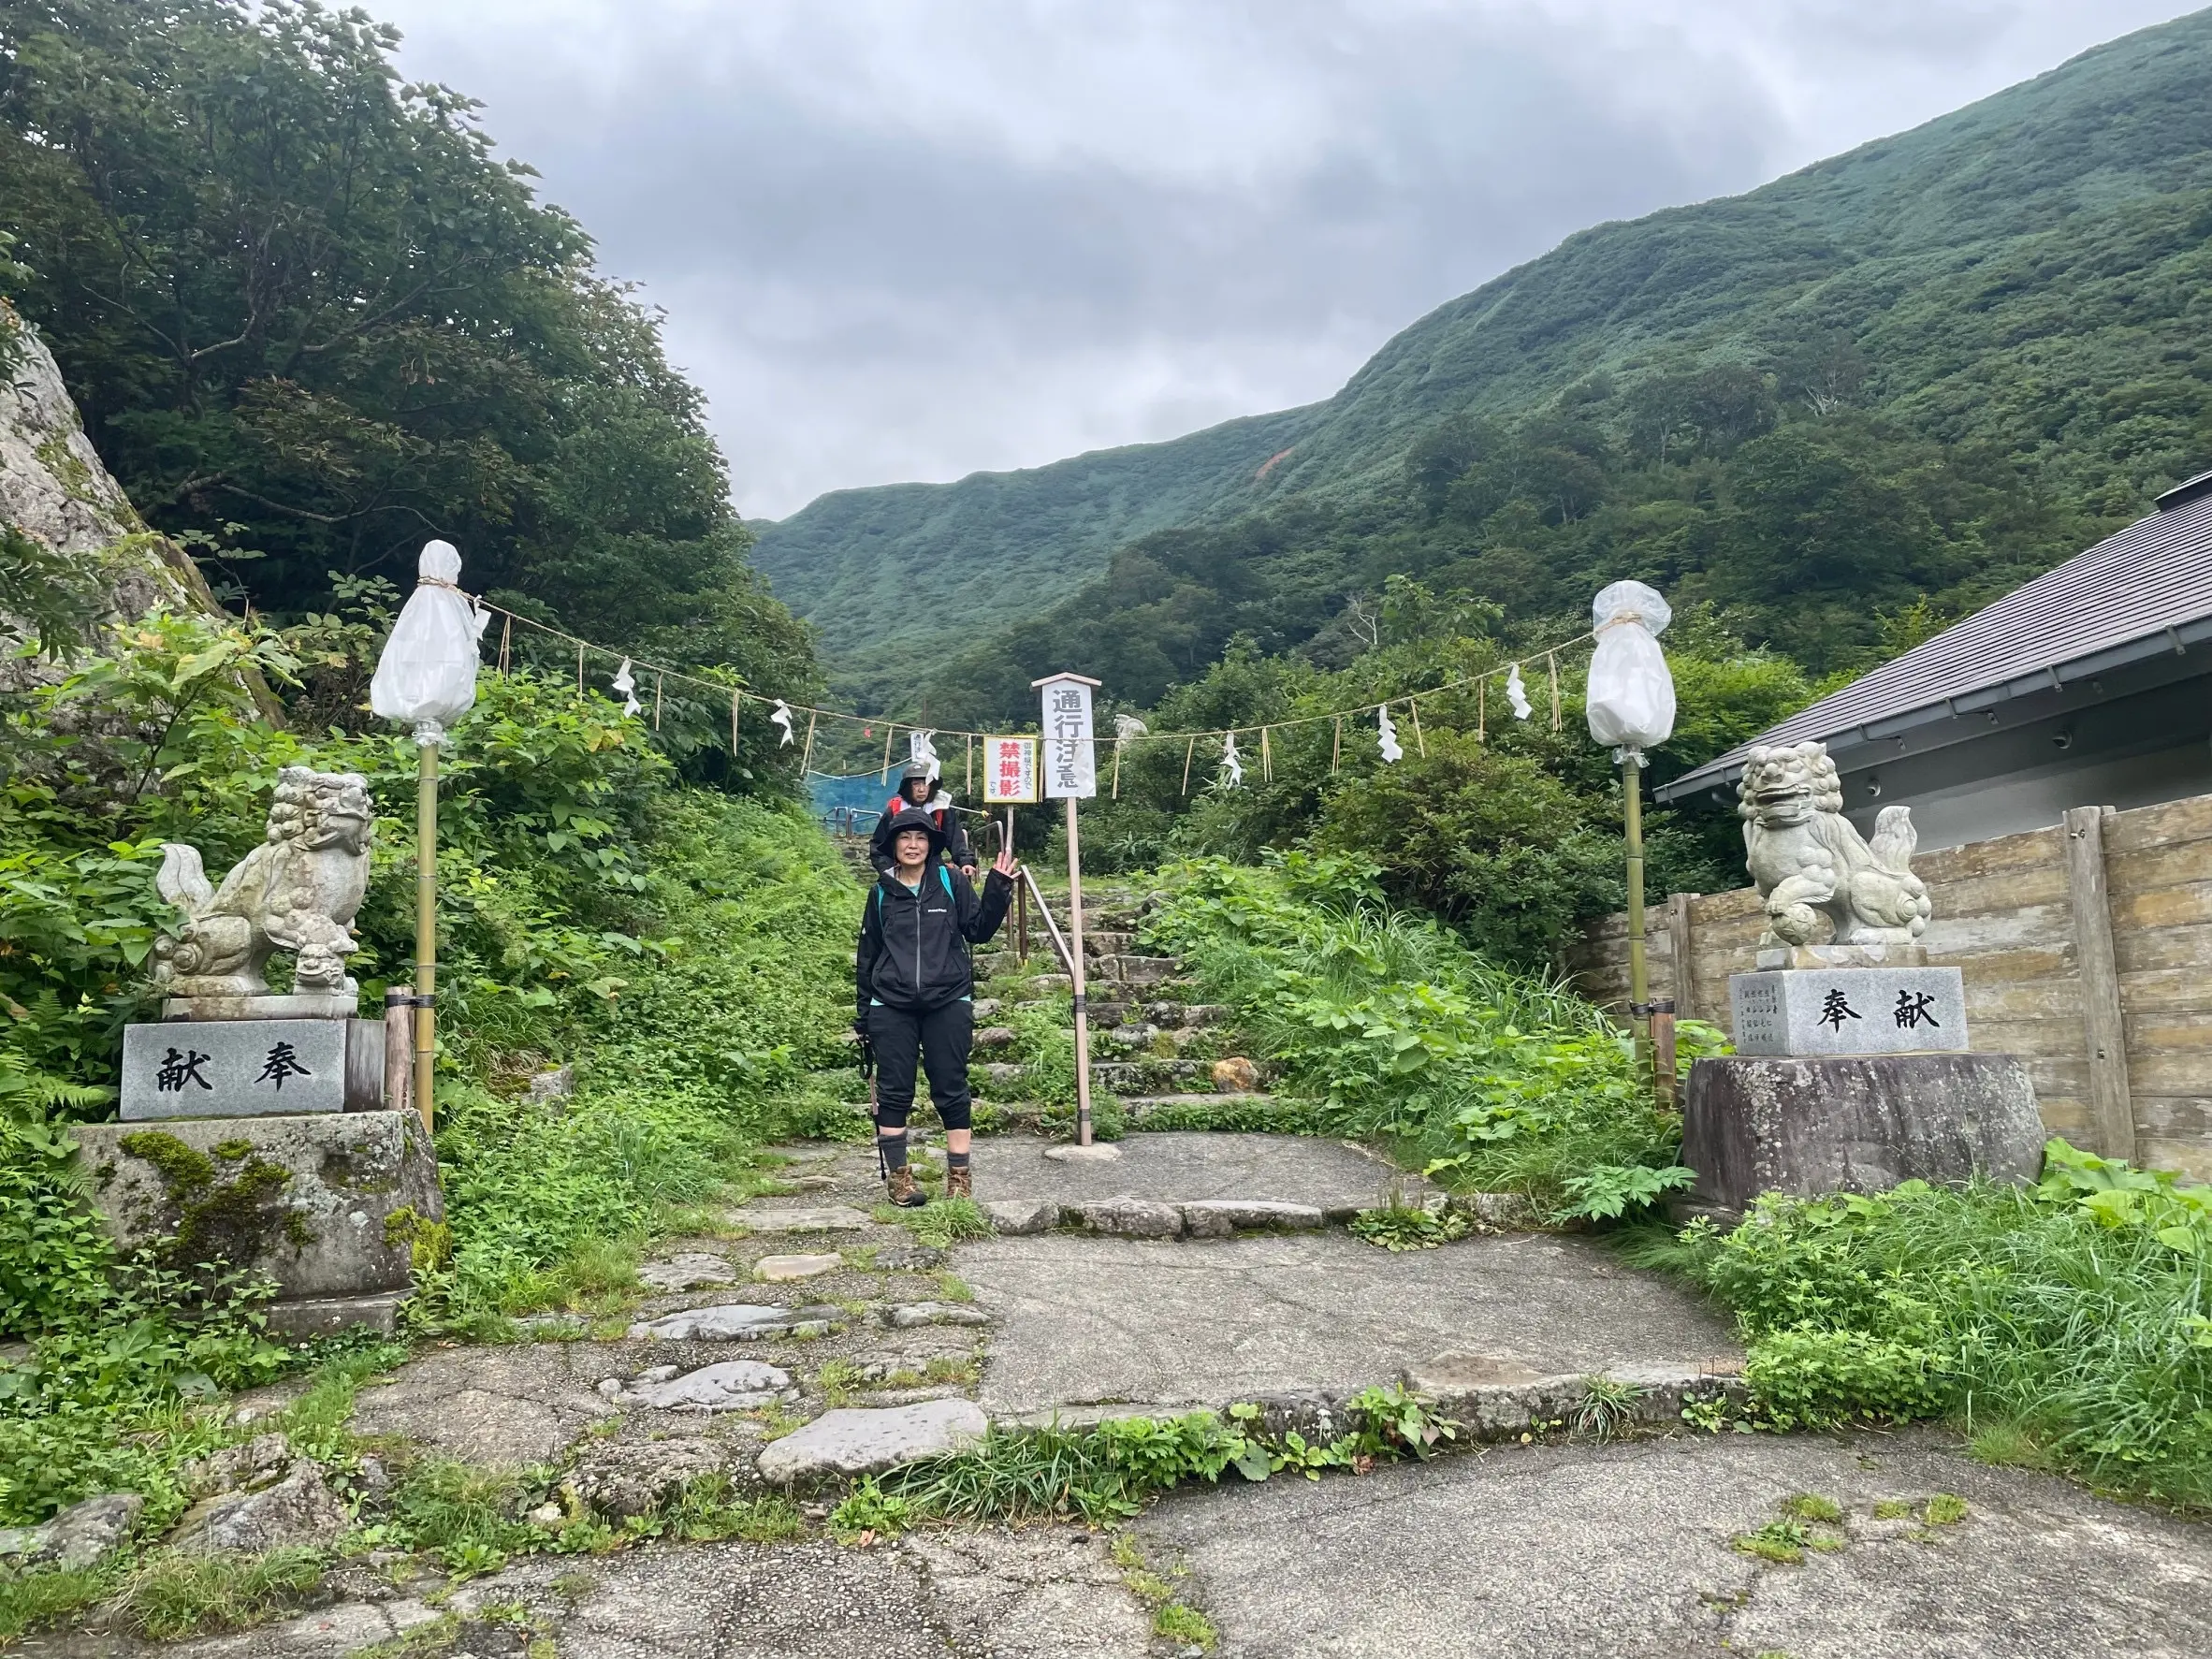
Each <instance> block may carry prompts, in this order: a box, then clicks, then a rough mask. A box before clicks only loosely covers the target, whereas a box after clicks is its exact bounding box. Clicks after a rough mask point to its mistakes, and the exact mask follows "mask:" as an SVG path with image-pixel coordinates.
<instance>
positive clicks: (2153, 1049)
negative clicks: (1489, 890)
mask: <svg viewBox="0 0 2212 1659" xmlns="http://www.w3.org/2000/svg"><path fill="white" fill-rule="evenodd" d="M1913 867H1914V869H1915V870H1916V871H1918V872H1919V873H1920V875H1921V877H1922V878H1923V879H1924V880H1926V881H1927V882H1928V895H1929V896H1930V898H1932V899H1933V901H1934V904H1935V916H1934V919H1933V920H1932V921H1931V922H1930V923H1929V924H1928V935H1927V939H1926V941H1925V942H1926V944H1927V946H1928V960H1929V961H1930V962H1933V963H1940V964H1948V965H1952V966H1956V967H1957V968H1959V970H1960V971H1961V974H1962V976H1963V977H1964V979H1965V981H1966V1006H1967V1022H1968V1028H1969V1031H1968V1034H1969V1036H1970V1037H1971V1039H1972V1045H1973V1047H1974V1048H1975V1049H1976V1050H1977V1051H1979V1052H1981V1053H1985V1054H1988V1053H2006V1054H2016V1055H2020V1056H2021V1057H2022V1058H2023V1059H2025V1060H2026V1061H2027V1063H2028V1067H2029V1070H2030V1073H2031V1074H2032V1075H2033V1077H2034V1080H2035V1092H2036V1100H2037V1104H2038V1105H2039V1106H2040V1107H2041V1109H2042V1112H2043V1118H2044V1122H2045V1124H2046V1125H2047V1126H2048V1127H2049V1128H2050V1129H2051V1130H2052V1132H2053V1133H2056V1134H2061V1135H2064V1136H2065V1137H2066V1138H2067V1139H2068V1140H2070V1141H2073V1142H2074V1143H2075V1144H2077V1145H2082V1146H2088V1147H2091V1148H2094V1149H2095V1150H2097V1151H2100V1152H2103V1153H2104V1154H2105V1155H2106V1156H2117V1157H2129V1158H2132V1159H2134V1160H2135V1161H2136V1162H2137V1163H2139V1164H2144V1165H2148V1166H2152V1167H2157V1168H2163V1169H2176V1170H2183V1171H2188V1172H2189V1173H2190V1174H2191V1175H2193V1176H2195V1177H2197V1178H2198V1179H2201V1180H2212V795H2196V796H2191V797H2190V798H2189V799H2186V800H2179V801H2170V802H2167V803H2165V804H2163V805H2161V806H2156V807H2141V808H2135V809H2134V810H2132V811H2129V812H2114V811H2113V810H2112V809H2111V808H2102V809H2100V808H2093V807H2090V808H2078V809H2076V810H2074V811H2073V812H2070V813H2068V814H2067V815H2066V822H2064V823H2062V824H2059V825H2056V826H2054V827H2052V828H2050V829H2043V830H2034V831H2030V832H2029V833H2027V834H2025V835H2017V836H2005V837H2001V838H1999V839H1997V840H1993V841H1977V842H1973V843H1971V844H1970V845H1967V846H1964V847H1954V848H1948V849H1946V850H1944V851H1940V852H1928V853H1924V854H1922V855H1921V856H1919V857H1918V858H1916V859H1914V864H1913ZM1645 917H1646V919H1645V928H1646V931H1647V933H1648V935H1649V947H1648V948H1649V955H1650V963H1651V982H1652V995H1653V996H1654V997H1673V998H1674V999H1675V1004H1676V1009H1677V1011H1678V1013H1680V1014H1681V1015H1682V1016H1684V1017H1688V1018H1695V1019H1700V1020H1707V1021H1710V1022H1711V1023H1712V1024H1714V1025H1717V1026H1723V1027H1725V1026H1727V1024H1728V976H1729V975H1730V974H1731V973H1742V972H1746V971H1748V970H1749V969H1750V968H1751V967H1752V956H1753V951H1754V946H1755V944H1756V942H1757V939H1758V936H1759V933H1760V930H1761V923H1762V918H1761V915H1760V910H1759V898H1758V894H1757V892H1756V891H1755V890H1754V889H1752V888H1749V887H1746V888H1742V889H1739V890H1738V891H1736V892H1734V893H1720V894H1702V895H1700V894H1677V895H1671V896H1670V897H1668V898H1667V899H1666V900H1665V901H1663V902H1661V903H1658V904H1654V905H1652V906H1650V907H1648V909H1647V910H1646V912H1645ZM1685 963H1686V964H1687V967H1688V972H1687V974H1686V976H1685V975H1684V974H1682V973H1681V972H1679V971H1678V967H1679V965H1681V964H1685ZM1562 966H1563V968H1565V969H1566V971H1568V972H1569V973H1570V974H1572V975H1573V976H1574V978H1575V981H1576V982H1577V983H1578V985H1579V987H1580V988H1581V989H1582V991H1583V992H1584V993H1585V994H1586V995H1588V996H1590V997H1594V998H1595V999H1596V1000H1597V1001H1598V1002H1600V1003H1603V1004H1605V1005H1607V1006H1608V1007H1610V1008H1613V1009H1615V1010H1616V1011H1618V1010H1620V1009H1622V1008H1623V1007H1624V1005H1625V1004H1626V1002H1627V1000H1628V919H1627V916H1626V913H1625V912H1622V913H1616V914H1614V915H1611V916H1606V917H1602V918H1600V919H1598V920H1596V921H1594V922H1592V923H1590V924H1587V925H1586V926H1585V928H1584V930H1583V932H1582V934H1581V936H1580V937H1579V938H1578V939H1574V940H1573V941H1571V942H1570V944H1569V945H1568V947H1567V949H1566V950H1565V951H1564V953H1562Z"/></svg>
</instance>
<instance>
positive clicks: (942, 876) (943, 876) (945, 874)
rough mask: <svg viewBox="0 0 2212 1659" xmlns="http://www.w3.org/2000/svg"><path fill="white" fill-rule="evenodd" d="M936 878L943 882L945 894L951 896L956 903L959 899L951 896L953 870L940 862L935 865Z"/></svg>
mask: <svg viewBox="0 0 2212 1659" xmlns="http://www.w3.org/2000/svg"><path fill="white" fill-rule="evenodd" d="M937 879H938V880H939V881H941V882H943V883H944V887H945V896H946V897H947V898H952V899H953V903H955V904H957V903H958V902H959V900H958V899H956V898H953V872H952V871H951V870H948V869H947V868H945V866H943V865H941V864H940V865H939V866H937Z"/></svg>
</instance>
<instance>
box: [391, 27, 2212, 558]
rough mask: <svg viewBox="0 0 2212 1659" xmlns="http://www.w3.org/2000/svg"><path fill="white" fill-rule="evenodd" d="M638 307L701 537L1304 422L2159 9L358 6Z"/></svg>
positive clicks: (411, 70)
mask: <svg viewBox="0 0 2212 1659" xmlns="http://www.w3.org/2000/svg"><path fill="white" fill-rule="evenodd" d="M369 4H370V6H371V9H372V10H373V11H375V12H376V14H377V15H379V16H380V17H384V18H387V19H389V20H390V21H392V22H397V23H398V24H400V27H401V28H402V29H404V30H405V32H406V35H407V40H406V44H405V46H404V47H403V49H402V52H401V63H402V67H403V68H404V69H405V71H406V72H407V73H408V74H409V75H411V76H413V77H415V78H417V79H423V80H443V81H445V82H447V83H448V84H450V85H453V86H456V87H458V88H459V89H461V90H462V91H464V92H467V93H469V94H470V95H473V96H475V97H477V98H479V99H481V100H483V102H484V104H485V106H486V108H485V112H484V119H485V123H486V125H487V127H488V130H489V131H490V132H491V133H492V134H493V135H494V137H495V138H497V139H498V140H499V141H500V143H501V145H502V148H503V149H504V150H505V151H506V152H507V153H510V154H513V155H517V156H520V157H521V158H523V159H524V160H526V161H529V162H530V163H531V164H532V165H533V166H535V167H537V168H538V169H539V170H540V171H541V172H542V173H543V174H544V175H545V183H544V188H545V193H546V196H547V197H548V198H549V199H551V200H553V201H556V202H559V203H560V204H561V205H562V206H564V207H566V208H568V209H570V210H571V211H574V212H575V214H576V215H577V216H578V217H579V218H581V219H582V221H583V222H584V224H585V225H586V226H587V227H589V229H590V230H591V231H592V233H593V234H594V235H595V236H596V237H597V238H598V240H599V245H600V250H601V255H602V261H603V264H604V266H605V268H606V269H607V270H608V271H610V272H611V273H613V274H616V275H619V276H624V277H628V278H632V279H634V280H635V281H637V282H639V283H640V284H643V288H644V293H645V296H646V298H648V299H650V300H652V301H654V302H655V303H658V304H660V305H662V306H663V307H665V308H666V310H667V312H668V313H669V323H668V339H669V344H670V349H671V352H672V354H673V356H674V357H675V358H676V360H677V362H678V363H680V364H681V365H682V366H683V367H684V368H685V369H686V370H688V371H690V373H691V376H692V377H693V378H694V379H695V380H697V381H698V382H699V383H700V384H701V385H702V386H705V387H706V391H707V394H708V396H709V398H710V399H711V400H712V405H713V420H714V425H715V429H716V430H717V432H718V433H719V434H720V439H721V442H722V445H723V448H724V450H725V451H726V452H727V454H728V456H729V458H730V463H731V473H732V477H733V482H734V485H735V491H736V496H737V502H738V505H739V507H740V508H741V509H742V510H743V511H744V512H745V513H746V514H748V515H749V516H753V517H781V516H783V515H784V514H787V513H790V512H792V511H793V510H795V509H796V508H798V507H800V506H802V505H804V504H805V503H806V502H808V500H810V499H811V498H812V497H814V496H815V495H817V494H819V493H820V492H821V491H822V490H825V489H833V488H840V487H843V486H848V485H860V484H880V483H888V482H892V481H895V480H901V479H949V478H956V477H959V476H960V475H962V474H963V473H969V472H973V471H976V470H978V469H985V468H1004V467H1017V466H1027V465H1034V464H1036V463H1039V462H1042V461H1048V460H1053V459H1056V458H1059V457H1061V456H1065V455H1071V454H1074V453H1076V452H1078V451H1081V450H1084V449H1093V448H1099V447H1101V446H1104V445H1109V444H1128V443H1134V442H1139V441H1142V440H1145V439H1151V438H1164V437H1171V436H1172V435H1174V434H1176V433H1178V432H1184V431H1188V430H1191V429H1195V428H1198V427H1201V426H1206V425H1209V424H1211V423H1213V422H1215V421H1217V420H1221V419H1224V418H1226V417H1228V416H1230V415H1243V414H1250V413H1254V412H1257V411H1260V410H1266V409H1276V408H1282V407H1285V406H1288V405H1290V404H1295V403H1302V402H1308V401H1311V400H1315V399H1317V398H1321V397H1325V396H1327V395H1328V394H1329V393H1330V392H1332V391H1333V390H1334V389H1335V388H1336V387H1337V386H1339V385H1340V384H1341V383H1342V382H1343V381H1344V379H1345V378H1346V375H1348V374H1349V373H1350V372H1351V371H1353V370H1355V369H1357V368H1358V367H1359V365H1360V364H1361V362H1362V361H1363V360H1364V359H1365V358H1366V357H1367V356H1368V355H1369V354H1370V353H1371V352H1372V351H1374V349H1375V347H1376V346H1377V345H1379V344H1380V343H1381V342H1383V341H1384V340H1385V339H1387V338H1388V337H1389V336H1390V335H1391V334H1392V333H1394V332H1396V331H1397V330H1398V329H1399V328H1401V327H1404V326H1405V325H1406V324H1407V323H1409V322H1411V321H1412V320H1413V319H1414V318H1415V317H1417V316H1419V315H1420V314H1421V313H1424V312H1426V311H1428V310H1429V309H1430V308H1432V307H1433V306H1434V305H1436V304H1438V303H1440V302H1441V301H1443V300H1445V299H1447V298H1450V297H1451V296H1453V295H1455V294H1459V293H1463V292H1464V291H1465V290H1467V289H1469V288H1472V287H1475V286H1476V285H1477V284H1480V283H1482V282H1483V281H1485V280H1486V279H1488V278H1490V277H1492V276H1494V275H1496V274H1497V273H1498V272H1499V271H1501V270H1503V269H1506V268H1507V267H1509V266H1511V265H1514V264H1516V263H1518V262H1520V261H1521V260H1524V259H1527V258H1530V257H1532V256H1533V255H1537V254H1540V253H1542V252H1543V251H1544V250H1545V249H1546V248H1548V247H1550V246H1551V245H1552V244H1553V243H1554V242H1556V241H1558V240H1559V239H1560V238H1561V237H1563V236H1564V235H1566V234H1567V233H1568V232H1570V231H1573V230H1575V229H1578V228H1579V227H1580V226H1585V225H1589V224H1591V223H1593V222H1594V221H1598V220H1603V219H1610V218H1621V217H1625V216H1630V215H1634V214H1637V213H1642V212H1646V211H1651V210H1652V209H1654V208H1659V207H1664V206H1666V205H1669V204H1672V203H1679V202H1686V201H1695V200H1697V199H1700V198H1702V197H1706V196H1719V195H1725V194H1728V193H1731V192H1735V191H1739V190H1743V189H1747V188H1749V187H1751V186H1752V185H1754V184H1757V183H1760V182H1763V181H1765V180H1768V179H1770V178H1773V177H1775V176H1776V175H1778V174H1780V173H1783V172H1787V171H1789V170H1791V169H1792V168H1795V167H1800V166H1803V165H1804V164H1806V163H1808V162H1811V161H1813V160H1815V159H1817V158H1819V157H1821V156H1823V155H1827V154H1831V153H1835V152H1837V151H1840V150H1843V149H1847V148H1849V147H1850V146H1852V145H1854V144H1856V143H1859V142H1861V141H1863V140H1865V139H1867V138H1874V137H1876V136H1879V135H1881V134H1883V133H1887V132H1892V131H1896V130H1898V129H1899V128H1902V127H1906V126H1911V125H1914V124H1917V123H1919V122H1921V121H1925V120H1927V119H1928V118H1929V117H1930V116H1933V115H1937V114H1941V113H1942V112H1943V111H1944V110H1946V109H1953V108H1955V107H1957V105H1959V104H1962V103H1966V102H1968V101H1970V100H1972V99H1973V98H1976V97H1980V96H1982V95H1986V94H1987V93H1990V92H1994V91H1996V90H1997V89H1998V88H2000V87H2002V86H2005V85H2008V84H2010V83H2011V82H2013V81H2016V80H2023V79H2026V78H2027V77H2029V76H2031V75H2034V74H2037V73H2040V72H2041V71H2043V70H2045V69H2047V68H2050V67H2052V66H2053V65H2057V64H2059V62H2061V61H2063V60H2064V59H2065V58H2067V57H2070V56H2072V55H2073V54H2074V53H2075V52H2077V51H2082V50H2083V49H2084V48H2086V47H2088V46H2092V45H2094V44H2096V43H2097V42H2099V41H2101V40H2106V39H2110V38H2112V37H2114V36H2118V35H2121V34H2125V33H2127V32H2128V31H2130V30H2132V29H2135V28H2138V27H2141V26H2144V25H2146V24H2149V23H2153V22H2161V21H2164V20H2165V19H2168V18H2171V17H2176V16H2179V15H2181V14H2182V13H2184V12H2186V11H2188V10H2190V9H2192V7H2191V6H2190V5H2189V4H2186V3H2183V0H1518V3H1516V0H369Z"/></svg>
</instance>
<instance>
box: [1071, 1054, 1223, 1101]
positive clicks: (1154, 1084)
mask: <svg viewBox="0 0 2212 1659" xmlns="http://www.w3.org/2000/svg"><path fill="white" fill-rule="evenodd" d="M1212 1075H1213V1068H1212V1066H1211V1065H1210V1064H1209V1063H1208V1062H1207V1061H1204V1060H1154V1059H1143V1060H1099V1061H1094V1062H1092V1065H1091V1085H1092V1086H1093V1087H1094V1088H1101V1089H1107V1090H1110V1091H1111V1092H1113V1094H1116V1095H1128V1094H1134V1093H1142V1092H1144V1091H1147V1090H1157V1089H1159V1088H1161V1087H1162V1086H1163V1085H1165V1086H1172V1085H1174V1084H1187V1083H1191V1082H1194V1081H1196V1080H1198V1079H1201V1078H1211V1076H1212Z"/></svg>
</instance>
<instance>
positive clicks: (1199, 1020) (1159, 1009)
mask: <svg viewBox="0 0 2212 1659" xmlns="http://www.w3.org/2000/svg"><path fill="white" fill-rule="evenodd" d="M1142 1017H1143V1018H1144V1019H1145V1020H1146V1021H1147V1022H1149V1023H1150V1024H1152V1025H1155V1026H1176V1027H1183V1026H1223V1025H1227V1024H1228V1023H1229V1010H1228V1009H1227V1008H1226V1007H1224V1006H1223V1005H1222V1004H1220V1003H1218V1002H1147V1003H1144V1004H1142Z"/></svg>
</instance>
